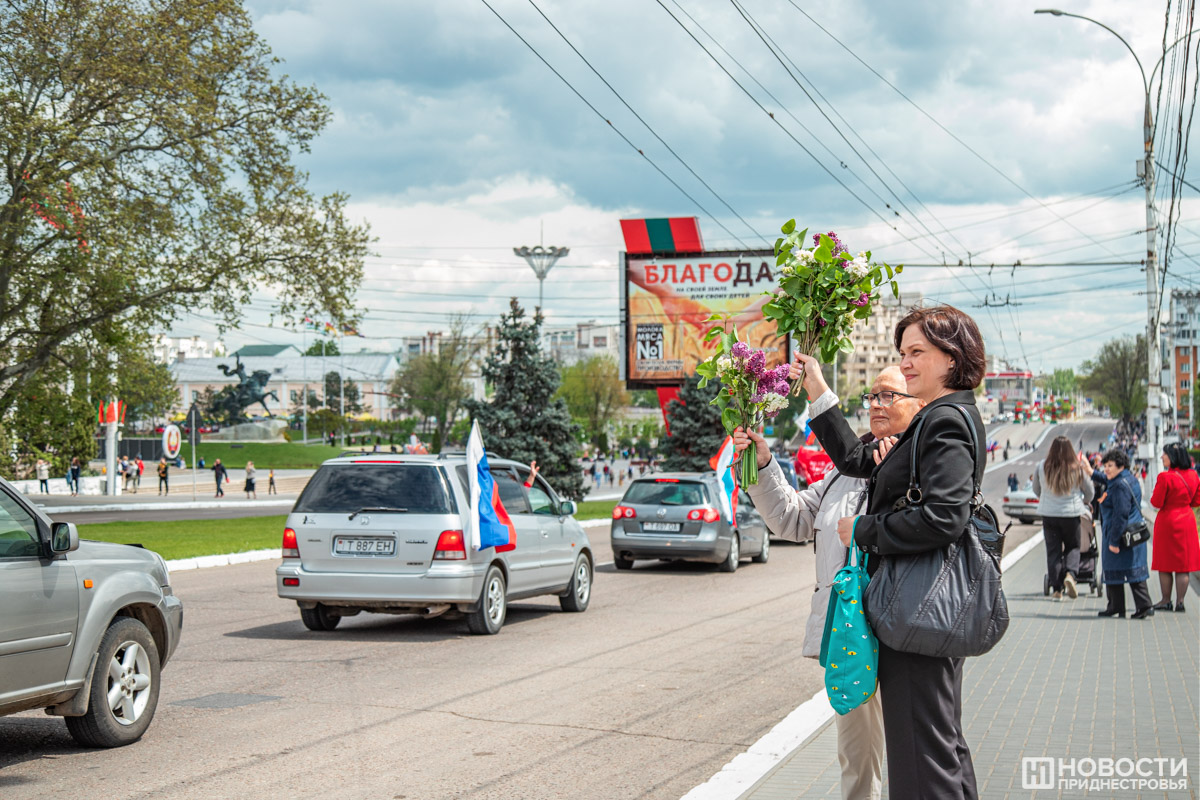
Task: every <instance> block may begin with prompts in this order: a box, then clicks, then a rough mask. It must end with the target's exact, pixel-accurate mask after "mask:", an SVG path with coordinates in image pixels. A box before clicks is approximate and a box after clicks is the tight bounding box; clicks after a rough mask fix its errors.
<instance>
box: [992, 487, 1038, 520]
mask: <svg viewBox="0 0 1200 800" xmlns="http://www.w3.org/2000/svg"><path fill="white" fill-rule="evenodd" d="M1039 506H1040V501H1039V500H1038V496H1037V495H1036V494H1034V493H1033V492H1031V491H1028V490H1025V489H1018V490H1017V491H1015V492H1012V491H1009V492H1005V493H1004V499H1003V501H1002V502H1001V504H1000V508H1001V510H1002V511H1004V513H1005V514H1007V515H1008V516H1009V517H1011V518H1012V519H1015V520H1017V521H1018V522H1020V523H1021V524H1022V525H1033V524H1035V523H1039V522H1041V521H1042V512H1041V509H1040V507H1039Z"/></svg>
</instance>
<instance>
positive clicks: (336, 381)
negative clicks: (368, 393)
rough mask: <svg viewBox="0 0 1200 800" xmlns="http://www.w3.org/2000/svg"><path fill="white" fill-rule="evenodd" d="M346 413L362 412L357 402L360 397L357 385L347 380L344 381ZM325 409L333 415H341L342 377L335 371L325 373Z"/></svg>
mask: <svg viewBox="0 0 1200 800" xmlns="http://www.w3.org/2000/svg"><path fill="white" fill-rule="evenodd" d="M345 392H346V398H345V399H346V413H347V414H358V413H359V412H361V411H362V409H363V407H362V403H361V402H359V401H360V400H361V399H362V396H361V394H360V392H359V389H358V384H357V383H355V382H354V381H352V380H350V379H349V378H347V379H346V387H345ZM324 405H325V408H327V409H329V410H330V411H332V412H333V413H335V414H341V413H342V375H341V373H340V372H338V371H337V370H330V371H329V372H326V373H325V404H324Z"/></svg>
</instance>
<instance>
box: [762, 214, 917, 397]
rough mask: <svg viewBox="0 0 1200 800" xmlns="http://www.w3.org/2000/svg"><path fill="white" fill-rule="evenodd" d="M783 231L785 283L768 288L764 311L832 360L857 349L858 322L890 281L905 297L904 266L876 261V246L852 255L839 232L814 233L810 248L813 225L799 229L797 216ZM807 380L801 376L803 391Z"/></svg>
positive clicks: (800, 343) (805, 346)
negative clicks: (901, 282) (854, 340)
mask: <svg viewBox="0 0 1200 800" xmlns="http://www.w3.org/2000/svg"><path fill="white" fill-rule="evenodd" d="M780 230H781V231H782V233H783V234H784V235H783V236H782V237H781V238H780V239H778V240H776V242H775V264H776V266H778V267H779V288H777V289H776V290H775V291H774V292H768V293H767V294H770V295H772V298H771V300H770V301H769V302H768V303H767V304H766V305H765V306H763V316H765V317H766V318H767V319H773V320H775V323H776V325H777V326H778V330H779V333H780V334H781V335H782V334H791V335H792V338H793V339H794V341H795V347H796V349H797V350H799V351H800V352H802V353H805V354H806V355H811V356H814V357H816V358H819V359H820V360H821V361H822V362H824V363H829V362H831V361H833V358H834V356H835V355H836V354H837V353H838V351H841V352H843V353H849V352H851V351H852V350H854V345H853V344H852V343H851V341H850V332H851V330H852V329H853V327H854V323H855V322H856V321H857V320H864V319H867V318H868V317H870V316H871V313H872V304H873V303H875V302H876V301H878V300H879V288H880V287H881V286H882V285H883V284H884V283H885V282H887V283H889V284H890V287H891V290H892V295H893V296H894V297H897V298H898V297H899V296H900V287H899V286H897V284H896V281H895V277H896V276H897V275H899V274H900V273H901V272H903V271H904V267H903V266H897V267H891V266H888V265H887V264H884V263H876V262H873V261H872V260H871V251H870V250H866V251H863V252H860V253H858V254H856V255H851V254H850V251H849V250H848V249H847V248H846V247H845V246H843V245H842V243H841V241H840V240H839V239H838V237H837V234H835V233H834V232H833V231H830V232H829V233H828V234H825V233H818V234H814V235H813V237H812V248H811V249H806V248H805V244H807V242H808V229H807V228H805V229H804V230H802V231H797V230H796V220H794V219H792V220H788V221H787V223H785V224H784V226H783V227H782V228H781V229H780ZM885 273H886V275H887V277H886V278H885V277H884V274H885ZM801 383H802V381H799V380H798V381H796V393H797V394H799V392H800V384H801Z"/></svg>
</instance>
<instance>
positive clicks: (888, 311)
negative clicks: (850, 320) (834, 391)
mask: <svg viewBox="0 0 1200 800" xmlns="http://www.w3.org/2000/svg"><path fill="white" fill-rule="evenodd" d="M920 302H921V297H920V296H919V295H918V296H917V298H916V303H917V304H920ZM912 306H913V303H912V302H901V301H899V300H896V299H895V298H893V297H892V296H891V295H890V294H888V295H886V296H885V297H884V298H883V299H882V300H881V301H880V302H879V304H878V305H877V306H876V307H875V311H874V313H873V314H872V315H871V316H870V318H868V319H866V320H863V321H862V322H858V323H856V324H855V326H854V330H853V331H852V332H851V333H850V341H851V342H853V343H854V350H853V351H852V352H850V353H841V354H839V355H838V394H839V395H840V396H842V397H847V396H849V395H850V394H852V393H855V392H858V391H859V390H860V389H866V388H869V387H870V386H871V382H872V381H874V380H875V377H876V376H877V375H879V373H880V372H882V371H883V370H884V369H885V368H886V367H891V366H896V365H898V364H899V363H900V356H899V355H898V354H897V353H896V344H895V342H894V341H893V337H894V336H895V333H896V324H897V323H898V322H900V320H901V319H903V318H904V315H905V314H907V313H908V312H909V310H910V309H911V308H912Z"/></svg>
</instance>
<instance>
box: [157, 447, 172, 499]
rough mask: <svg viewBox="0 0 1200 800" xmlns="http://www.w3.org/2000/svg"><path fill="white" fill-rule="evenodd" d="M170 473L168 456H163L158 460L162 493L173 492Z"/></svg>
mask: <svg viewBox="0 0 1200 800" xmlns="http://www.w3.org/2000/svg"><path fill="white" fill-rule="evenodd" d="M170 474H171V467H170V466H169V465H168V464H167V457H166V456H163V457H162V458H160V459H159V460H158V493H159V494H160V495H164V494H170V493H171V484H170V480H169V479H170Z"/></svg>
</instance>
